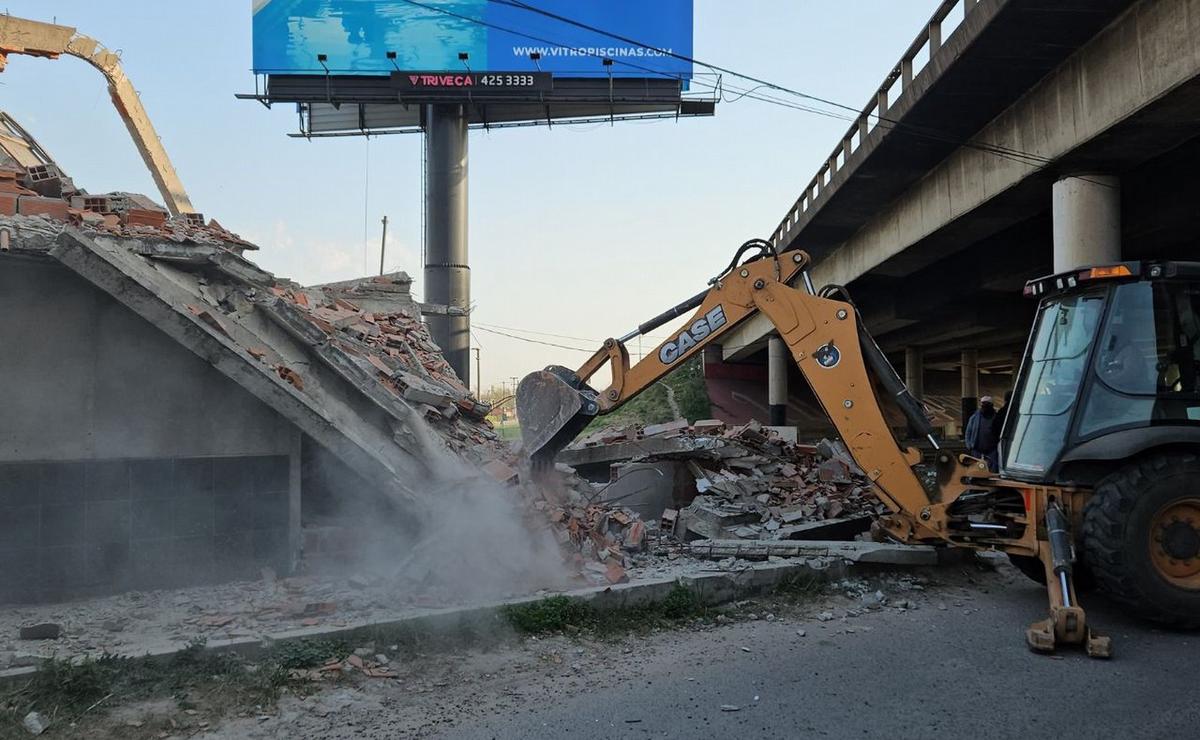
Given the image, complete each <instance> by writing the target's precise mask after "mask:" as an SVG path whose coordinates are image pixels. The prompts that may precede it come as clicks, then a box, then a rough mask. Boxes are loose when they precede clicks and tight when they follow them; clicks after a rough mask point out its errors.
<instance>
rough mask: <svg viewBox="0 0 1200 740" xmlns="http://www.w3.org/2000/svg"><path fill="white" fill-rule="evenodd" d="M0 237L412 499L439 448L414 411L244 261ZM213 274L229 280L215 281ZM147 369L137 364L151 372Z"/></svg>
mask: <svg viewBox="0 0 1200 740" xmlns="http://www.w3.org/2000/svg"><path fill="white" fill-rule="evenodd" d="M0 229H8V230H10V231H11V232H12V233H13V234H14V235H15V238H14V239H12V240H11V241H10V250H11V251H13V252H15V253H17V254H26V255H32V256H39V255H40V256H42V257H43V258H51V259H53V260H56V261H57V262H59V263H61V264H63V265H65V266H66V267H67V268H69V269H70V270H72V271H73V272H75V273H76V274H78V275H79V276H81V277H82V278H84V279H85V280H87V281H88V282H90V283H92V284H93V285H95V286H96V287H97V288H99V289H101V290H103V291H104V292H106V293H108V294H109V295H111V296H113V297H114V298H115V299H116V300H118V301H119V302H121V303H122V304H124V305H125V306H126V307H128V308H129V309H130V310H132V311H133V312H134V313H136V314H138V315H139V316H141V317H142V318H144V319H146V320H147V321H149V322H150V323H152V324H153V325H155V326H156V327H158V328H159V329H161V330H162V331H163V332H165V333H166V334H167V335H169V336H170V337H172V338H173V339H174V340H175V341H177V342H179V343H180V344H181V345H183V346H184V347H186V348H187V349H188V350H190V351H191V352H193V353H195V354H196V355H198V356H200V357H201V358H203V359H204V360H206V361H207V362H209V363H210V364H212V365H213V367H215V368H216V369H217V370H218V371H219V372H221V373H222V374H224V375H225V376H227V377H229V378H230V379H231V380H233V381H234V382H236V383H237V384H238V385H240V386H241V387H243V388H245V389H246V390H247V391H249V392H250V393H251V394H252V395H254V396H255V397H257V398H258V399H260V400H261V401H263V402H264V403H266V404H267V405H269V406H270V407H272V408H274V409H275V410H276V411H277V412H279V413H280V414H281V415H282V416H283V417H284V418H286V419H288V420H289V421H291V422H292V423H293V424H295V425H296V426H297V427H298V428H299V429H300V430H301V431H303V432H304V433H306V434H308V435H309V436H310V437H312V438H313V439H314V440H316V441H317V442H318V443H319V444H321V445H322V446H324V447H325V448H327V449H328V450H329V451H330V452H332V453H333V454H334V455H336V456H337V457H338V458H339V459H341V460H342V461H343V462H345V463H346V464H347V465H349V466H350V467H352V468H353V469H354V470H356V471H357V472H358V473H360V474H361V475H363V476H364V478H366V479H367V480H368V481H369V482H370V483H372V484H373V485H375V486H378V487H379V489H380V491H381V492H384V493H387V494H391V495H392V496H393V497H394V498H395V497H398V498H399V499H400V500H402V501H405V502H408V503H410V504H418V503H420V502H421V498H422V497H421V492H420V491H418V490H416V489H414V488H413V487H412V485H411V481H413V480H422V479H425V478H427V477H428V473H429V472H430V470H429V462H428V461H429V460H430V459H431V457H430V453H431V450H430V449H429V445H430V444H436V443H437V442H436V441H431V436H430V435H426V434H423V433H422V432H421V430H420V428H419V427H420V426H421V425H423V423H424V422H423V421H422V419H421V414H420V412H418V410H416V409H414V408H413V407H412V406H410V405H409V404H407V403H406V402H404V401H403V400H402V399H400V398H398V397H395V396H390V397H389V396H387V395H385V394H384V393H383V392H381V390H380V389H381V388H382V386H380V384H379V383H378V382H377V380H376V378H374V377H372V376H371V374H370V373H369V372H368V371H367V370H366V369H364V368H363V367H361V366H360V365H359V364H358V363H357V362H355V361H354V360H351V359H348V358H347V357H346V356H345V353H344V352H340V351H338V350H337V349H336V348H335V346H334V342H333V340H332V339H331V337H330V336H328V335H326V334H325V333H324V332H321V331H320V330H319V329H316V327H314V326H312V325H311V324H309V323H308V322H304V321H303V320H302V318H301V317H299V316H297V315H295V311H294V310H293V309H292V308H291V307H290V306H288V305H287V304H286V303H285V302H284V301H281V300H280V299H279V298H277V297H276V296H274V295H273V294H272V293H271V292H270V291H269V290H267V287H268V286H267V285H266V284H263V283H260V284H257V285H256V284H255V283H254V282H251V281H252V280H254V279H255V278H258V277H259V276H258V275H257V274H256V271H257V268H254V267H253V265H252V264H251V263H249V262H245V261H244V260H242V259H241V258H240V257H236V256H235V255H232V254H231V253H229V252H225V251H221V252H220V253H219V254H218V255H214V259H213V260H212V262H211V266H212V268H213V269H212V272H211V274H210V275H209V276H208V277H205V276H204V275H202V274H200V273H197V272H189V271H185V270H183V269H180V267H179V266H178V263H176V264H172V263H171V258H172V256H175V257H176V258H178V256H179V255H173V254H172V251H173V250H172V248H171V246H170V245H169V244H168V245H166V247H165V248H164V250H163V251H164V254H163V257H164V259H162V260H157V259H153V258H148V257H147V256H146V255H148V254H151V253H153V252H154V251H155V249H154V245H153V244H152V243H148V242H145V241H140V240H132V239H119V238H112V237H108V236H102V235H97V234H89V233H85V232H83V231H81V230H79V229H76V228H74V227H71V226H66V225H65V224H59V223H54V222H50V221H47V220H43V219H36V218H33V219H26V218H21V217H19V216H18V217H15V218H12V219H8V218H5V219H0ZM195 257H196V255H192V259H193V262H194V260H195ZM242 262H245V265H242V264H241V263H242ZM222 263H226V264H224V265H222ZM186 266H187V267H189V268H193V269H194V268H195V267H196V265H195V264H187V265H186ZM258 272H261V271H258ZM263 274H265V273H263ZM231 275H238V276H239V278H232V277H230V276H231ZM222 276H224V277H226V278H228V280H227V282H225V283H222V282H221V281H220V279H219V278H220V277H222ZM214 277H215V278H217V279H214ZM305 326H307V327H308V328H307V329H305V328H304V327H305ZM251 350H253V352H252V351H251ZM280 366H284V367H288V368H292V367H296V368H301V369H302V370H301V372H302V374H303V375H302V377H303V382H302V383H301V384H299V385H297V384H293V383H290V382H288V381H286V380H285V379H284V378H283V377H281V374H280V373H279V372H278V370H277V368H278V367H280ZM152 368H153V366H152V364H150V363H147V370H148V371H149V372H152V371H153V370H152Z"/></svg>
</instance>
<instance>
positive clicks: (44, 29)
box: [0, 15, 195, 216]
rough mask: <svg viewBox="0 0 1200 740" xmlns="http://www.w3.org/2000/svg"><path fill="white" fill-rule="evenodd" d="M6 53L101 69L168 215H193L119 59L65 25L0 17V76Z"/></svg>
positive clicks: (185, 194) (119, 112)
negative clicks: (70, 58)
mask: <svg viewBox="0 0 1200 740" xmlns="http://www.w3.org/2000/svg"><path fill="white" fill-rule="evenodd" d="M9 54H27V55H29V56H35V57H46V58H48V59H57V58H58V57H59V56H61V55H63V54H66V55H68V56H73V57H78V58H79V59H82V60H83V61H85V62H87V63H88V64H90V65H92V66H93V67H95V68H96V69H98V70H100V73H101V74H103V75H104V78H105V79H106V80H108V92H109V95H110V96H111V97H112V102H113V105H114V106H116V109H117V113H118V114H119V115H120V116H121V120H122V121H124V122H125V127H126V128H127V129H129V135H130V136H132V137H133V143H134V145H135V146H136V147H137V150H138V153H139V154H141V155H142V160H143V161H145V163H146V167H148V168H149V169H150V175H151V176H152V177H153V178H154V184H155V185H157V186H158V192H159V193H160V194H161V195H162V198H163V201H164V204H165V205H166V206H167V210H169V211H170V212H171V215H173V216H179V215H181V214H184V213H194V212H195V209H194V208H193V207H192V202H191V200H189V199H188V195H187V193H186V192H185V191H184V189H183V183H182V182H180V180H179V175H177V174H176V173H175V167H174V166H173V165H172V164H171V159H170V157H168V156H167V151H166V149H164V148H163V145H162V142H161V141H159V139H158V134H157V133H156V132H155V130H154V125H153V124H152V123H151V122H150V117H149V116H148V115H147V114H146V109H145V108H143V107H142V101H141V99H140V98H139V97H138V94H137V91H136V90H134V89H133V83H132V82H130V81H129V78H128V77H126V76H125V72H124V70H122V69H121V60H120V57H118V56H117V55H116V54H114V53H113V52H111V51H109V50H108V49H106V48H104V47H103V46H101V45H100V43H99V42H98V41H96V40H95V39H93V38H90V37H88V36H84V35H82V34H79V33H76V31H75V29H74V28H71V27H69V26H56V25H54V24H52V23H40V22H38V21H31V20H26V19H24V18H14V17H13V16H10V15H0V72H2V71H4V68H5V66H6V65H7V63H8V55H9Z"/></svg>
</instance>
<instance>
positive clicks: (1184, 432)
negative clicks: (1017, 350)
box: [1001, 262, 1200, 485]
mask: <svg viewBox="0 0 1200 740" xmlns="http://www.w3.org/2000/svg"><path fill="white" fill-rule="evenodd" d="M1025 294H1026V295H1027V296H1030V297H1033V298H1037V299H1038V300H1039V301H1040V302H1039V306H1038V313H1037V318H1036V319H1035V321H1034V326H1033V329H1032V331H1031V333H1030V336H1029V340H1028V342H1027V343H1026V348H1025V355H1024V359H1023V361H1022V363H1021V368H1020V372H1019V373H1018V374H1017V378H1016V382H1015V383H1014V385H1015V388H1014V395H1013V400H1012V407H1011V409H1010V411H1009V412H1008V414H1007V415H1006V418H1005V425H1004V431H1003V433H1002V436H1001V472H1002V474H1003V475H1004V476H1005V477H1008V478H1013V479H1017V480H1025V481H1031V482H1045V483H1060V484H1063V483H1077V484H1081V485H1091V484H1093V483H1095V482H1096V481H1097V480H1099V478H1101V477H1103V476H1104V475H1105V474H1107V473H1108V472H1110V471H1112V470H1113V469H1115V468H1116V467H1118V466H1120V465H1121V464H1122V463H1123V462H1124V461H1126V460H1128V459H1130V458H1132V457H1135V456H1137V455H1138V454H1141V453H1143V452H1147V451H1149V450H1152V449H1159V448H1167V447H1169V448H1180V447H1183V448H1189V447H1190V448H1191V449H1192V450H1200V262H1126V263H1120V264H1116V265H1107V266H1102V267H1089V268H1083V269H1080V270H1074V271H1071V272H1068V273H1062V274H1058V275H1051V276H1049V277H1046V278H1040V279H1038V280H1032V281H1030V282H1029V283H1028V284H1026V286H1025Z"/></svg>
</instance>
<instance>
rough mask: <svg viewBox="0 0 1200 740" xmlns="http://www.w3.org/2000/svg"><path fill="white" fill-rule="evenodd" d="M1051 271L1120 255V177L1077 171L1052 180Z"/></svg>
mask: <svg viewBox="0 0 1200 740" xmlns="http://www.w3.org/2000/svg"><path fill="white" fill-rule="evenodd" d="M1051 198H1052V201H1053V204H1052V208H1053V220H1054V271H1055V272H1065V271H1067V270H1073V269H1075V268H1077V267H1085V266H1087V265H1097V264H1104V263H1106V262H1117V261H1119V260H1120V259H1121V181H1120V180H1119V179H1117V178H1116V177H1113V176H1111V175H1093V174H1081V175H1072V176H1069V177H1064V178H1062V179H1060V180H1058V181H1057V182H1055V183H1054V188H1053V190H1052V192H1051Z"/></svg>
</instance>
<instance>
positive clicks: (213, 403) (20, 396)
mask: <svg viewBox="0 0 1200 740" xmlns="http://www.w3.org/2000/svg"><path fill="white" fill-rule="evenodd" d="M0 379H2V381H3V382H0V409H3V410H4V422H5V423H4V424H3V426H0V557H2V558H3V562H4V568H3V569H0V603H3V602H36V601H53V600H61V599H64V598H74V597H79V596H86V595H94V594H100V593H111V592H114V591H121V590H125V589H130V588H138V589H145V588H161V587H173V586H182V585H191V584H196V583H206V582H210V581H213V580H225V579H231V578H237V577H245V576H247V575H254V574H257V573H258V571H259V570H260V569H261V568H262V567H272V568H275V569H278V570H280V571H284V570H286V569H288V568H289V567H290V565H291V560H292V557H293V556H294V549H295V548H294V547H293V546H291V545H290V543H294V542H295V541H296V540H297V538H298V536H299V535H298V533H297V532H295V531H290V526H289V525H290V523H291V522H293V519H294V517H292V516H290V513H291V509H293V508H295V507H298V505H299V502H298V496H299V476H298V474H297V472H296V471H298V466H299V457H298V455H299V439H298V435H299V433H298V431H297V430H296V428H295V427H294V426H293V425H291V424H289V423H288V422H287V421H286V420H284V419H283V418H282V417H281V416H280V415H279V414H278V413H276V412H275V411H273V410H272V409H270V408H269V407H267V406H266V405H264V404H263V403H262V402H260V401H258V400H257V399H255V398H253V397H252V396H251V395H250V394H248V393H247V392H246V391H245V390H243V389H242V388H240V387H239V386H238V385H237V384H235V383H233V382H232V381H230V380H229V379H228V378H226V377H225V376H223V375H221V374H220V373H218V372H217V371H216V370H215V369H214V368H213V367H212V365H210V364H208V363H207V362H205V361H204V360H202V359H201V358H199V357H197V356H196V355H194V354H192V353H190V352H188V351H186V350H185V349H183V348H182V347H180V346H179V345H178V344H176V343H175V342H172V341H171V340H170V338H168V337H167V336H166V335H165V334H163V333H162V332H161V331H159V330H158V329H157V328H155V327H154V326H152V325H151V324H149V323H148V322H146V321H145V320H144V319H142V318H140V317H138V316H137V315H136V314H134V313H132V312H131V311H129V310H128V309H127V308H125V307H124V306H122V305H120V304H119V303H118V302H117V301H116V300H114V299H113V298H111V297H110V296H108V295H107V294H105V293H104V292H102V291H100V290H98V289H97V288H95V287H94V286H92V285H90V284H89V283H87V281H85V280H83V279H82V278H80V277H79V276H77V275H76V274H74V273H73V272H71V271H70V270H68V269H66V268H64V267H62V266H61V265H58V264H56V263H54V262H53V261H51V260H49V259H46V258H40V259H39V258H34V257H25V258H16V257H8V258H3V259H0Z"/></svg>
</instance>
